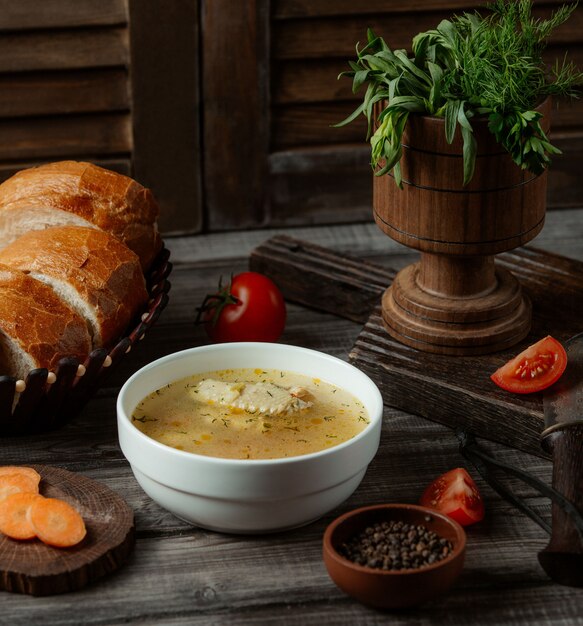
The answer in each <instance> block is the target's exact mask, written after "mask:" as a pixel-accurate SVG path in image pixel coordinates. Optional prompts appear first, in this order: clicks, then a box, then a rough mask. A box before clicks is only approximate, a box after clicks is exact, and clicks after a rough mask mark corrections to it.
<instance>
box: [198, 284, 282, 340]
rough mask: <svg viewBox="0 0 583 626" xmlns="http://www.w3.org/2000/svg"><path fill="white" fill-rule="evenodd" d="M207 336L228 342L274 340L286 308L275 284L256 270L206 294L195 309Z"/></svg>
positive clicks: (280, 329) (276, 338)
mask: <svg viewBox="0 0 583 626" xmlns="http://www.w3.org/2000/svg"><path fill="white" fill-rule="evenodd" d="M198 311H199V314H198V318H197V321H200V322H203V323H204V325H205V329H206V332H207V334H208V336H209V337H210V338H211V339H212V340H213V341H216V342H218V343H224V342H227V341H277V340H278V339H279V337H280V336H281V334H282V333H283V329H284V326H285V318H286V310H285V302H284V300H283V296H282V295H281V291H280V290H279V289H278V288H277V286H276V285H275V283H274V282H273V281H272V280H270V279H269V278H267V276H264V275H263V274H258V273H257V272H243V273H241V274H237V275H236V276H233V277H232V278H231V282H230V283H229V284H228V285H227V286H226V287H223V285H222V281H219V289H218V291H217V293H214V294H211V295H208V296H207V297H206V298H205V300H204V302H203V303H202V306H201V307H200V308H199V309H198Z"/></svg>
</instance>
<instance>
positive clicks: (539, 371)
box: [490, 335, 567, 393]
mask: <svg viewBox="0 0 583 626" xmlns="http://www.w3.org/2000/svg"><path fill="white" fill-rule="evenodd" d="M566 367H567V353H566V352H565V348H563V346H562V345H561V344H560V343H559V342H558V341H557V340H556V339H553V338H552V337H551V336H550V335H548V336H547V337H545V338H544V339H541V340H540V341H538V342H537V343H535V344H533V345H532V346H529V347H528V348H527V349H526V350H524V351H523V352H521V353H520V354H519V355H518V356H516V357H514V358H513V359H511V360H510V361H508V363H506V365H503V366H502V367H501V368H500V369H498V370H496V371H495V372H494V373H493V374H492V376H490V378H491V379H492V380H493V381H494V382H495V383H496V384H497V385H498V386H499V387H502V389H506V391H512V392H514V393H534V392H536V391H541V390H542V389H546V388H547V387H550V386H551V385H552V384H553V383H554V382H556V381H557V380H558V379H559V378H560V377H561V374H562V373H563V372H564V371H565V368H566Z"/></svg>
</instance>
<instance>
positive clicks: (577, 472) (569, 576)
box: [538, 422, 583, 587]
mask: <svg viewBox="0 0 583 626" xmlns="http://www.w3.org/2000/svg"><path fill="white" fill-rule="evenodd" d="M543 447H545V448H546V449H547V450H548V451H549V452H551V454H552V456H553V488H554V489H555V490H556V491H558V492H559V493H561V494H562V495H563V496H565V498H567V499H568V500H569V501H570V502H571V503H572V504H573V505H574V506H575V507H576V508H577V509H578V510H579V511H580V512H581V513H582V514H583V423H581V422H577V423H572V424H566V425H565V427H564V428H559V429H557V430H554V431H552V432H551V433H549V435H547V436H546V437H545V438H544V439H543ZM538 559H539V562H540V564H541V566H542V568H543V569H544V570H545V572H546V573H547V574H548V575H549V576H550V577H551V578H552V579H553V580H554V581H556V582H558V583H560V584H561V585H569V586H571V587H583V542H582V541H581V538H580V536H579V533H578V531H577V528H576V526H575V523H574V521H573V519H572V517H571V516H570V515H569V514H568V513H567V512H566V511H564V510H563V508H562V507H560V506H559V505H558V504H556V503H553V524H552V535H551V540H550V542H549V545H548V546H547V547H546V548H545V549H544V550H543V551H542V552H540V553H539V555H538Z"/></svg>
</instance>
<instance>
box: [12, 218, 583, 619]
mask: <svg viewBox="0 0 583 626" xmlns="http://www.w3.org/2000/svg"><path fill="white" fill-rule="evenodd" d="M275 232H276V231H274V230H269V231H266V230H264V231H250V232H245V233H225V234H214V235H207V236H198V237H184V238H174V239H167V240H166V244H167V246H168V247H169V248H170V249H171V252H172V261H173V263H174V270H173V273H172V274H171V276H170V281H171V282H172V290H171V293H170V304H169V305H168V308H167V309H166V311H165V312H164V313H163V314H162V317H161V318H160V320H159V322H158V324H157V325H156V326H155V328H154V329H153V330H152V332H151V333H150V334H149V335H148V337H147V338H146V340H145V341H144V342H142V343H141V344H140V345H139V347H138V349H136V350H135V351H133V352H132V353H130V354H129V355H128V356H127V357H126V360H125V361H124V362H123V363H122V364H121V366H120V368H119V369H118V370H117V372H116V373H115V375H114V376H113V377H112V378H111V379H110V383H109V384H110V386H108V387H107V388H104V389H101V390H100V391H99V393H98V394H97V396H96V397H95V398H94V399H93V400H92V401H91V402H90V403H89V405H88V406H87V407H86V409H85V410H84V411H83V413H82V414H81V415H80V416H78V417H77V418H76V419H75V420H74V421H73V422H72V423H70V424H69V425H68V426H66V427H65V428H63V429H61V430H59V431H57V432H53V433H49V434H45V435H42V436H37V437H30V438H28V437H20V438H4V439H1V440H0V449H1V456H0V458H1V463H2V464H26V463H39V464H47V465H55V466H60V467H63V468H66V469H68V470H71V471H75V472H79V473H81V474H83V475H85V476H88V477H90V478H92V479H94V480H97V481H100V482H101V483H103V484H105V485H107V486H108V487H110V488H111V489H113V490H114V491H116V492H117V493H118V494H119V495H121V496H122V498H124V499H125V500H126V502H127V503H128V504H129V505H130V506H131V507H132V508H133V510H134V511H135V518H136V528H137V543H136V547H135V551H134V553H133V555H132V556H131V557H130V560H129V562H128V563H127V564H126V565H125V566H124V567H123V568H122V569H121V570H119V571H118V572H116V573H114V574H112V575H110V576H108V577H106V578H104V579H102V580H100V581H97V582H95V583H93V584H91V585H90V586H88V587H86V588H84V589H83V590H80V591H78V592H75V593H69V594H65V595H60V596H50V597H38V598H35V597H30V596H25V595H18V594H10V593H6V592H0V602H1V610H0V624H7V625H8V624H10V625H11V626H16V625H17V624H26V625H30V624H41V623H42V624H63V625H65V624H66V625H71V626H72V625H75V626H76V625H78V624H122V623H123V624H126V623H134V622H135V623H147V624H152V623H161V624H204V625H208V624H275V623H277V624H298V625H299V624H302V625H304V624H312V623H314V624H316V623H317V624H377V623H378V624H382V623H391V624H394V625H398V624H406V625H409V624H416V625H417V624H432V623H440V624H496V625H501V624H529V625H539V624H540V625H542V624H549V625H550V624H552V625H553V626H557V625H559V624H563V625H564V624H575V623H581V622H580V621H579V620H580V619H583V590H578V589H572V588H568V587H562V586H559V585H556V584H553V583H552V582H551V581H549V580H548V579H547V577H546V576H545V574H544V572H543V571H542V569H541V568H540V567H539V564H538V561H537V552H538V551H539V550H540V549H542V548H543V547H544V546H545V545H546V543H547V536H546V535H545V533H544V532H543V531H542V530H541V529H540V528H539V527H538V526H536V525H535V524H534V523H533V522H531V521H530V520H529V519H528V518H525V517H524V516H523V515H522V514H521V513H519V512H518V511H517V510H515V509H513V508H512V507H511V506H510V505H509V504H507V503H506V502H505V501H503V500H501V499H500V498H499V497H498V496H497V495H496V494H495V493H494V492H493V491H492V490H491V489H490V488H489V487H488V485H486V484H484V483H483V481H481V480H480V479H479V477H477V483H478V485H479V487H480V489H481V491H482V493H483V495H484V498H485V502H486V509H487V514H486V518H485V520H484V521H483V522H482V523H480V524H478V525H476V526H474V527H471V528H470V529H469V530H468V548H467V557H466V565H465V569H464V571H463V573H462V576H461V578H460V579H459V581H458V583H457V585H456V586H455V588H454V589H453V590H452V591H451V592H450V593H449V594H448V595H447V596H445V597H443V598H441V599H439V600H438V601H436V602H433V603H431V604H428V605H426V606H424V607H421V608H417V609H414V610H410V611H407V612H399V613H393V614H387V613H382V612H378V611H375V610H373V609H369V608H366V607H364V606H362V605H360V604H359V603H357V602H355V601H353V600H352V599H350V598H349V597H347V596H346V595H344V594H343V593H342V592H341V591H340V590H339V589H338V588H337V587H336V586H335V585H334V584H333V583H332V581H331V580H330V578H329V577H328V574H327V572H326V569H325V567H324V564H323V562H322V558H321V541H322V534H323V532H324V529H325V527H326V525H327V524H328V523H329V522H330V521H331V520H332V519H333V518H334V517H335V516H336V515H338V514H340V513H342V512H344V511H347V510H349V509H352V508H355V507H358V506H362V505H366V504H375V503H381V502H415V501H416V500H417V499H418V498H419V496H420V494H421V492H422V490H423V488H424V486H425V485H426V484H427V483H428V482H430V481H431V480H432V479H433V478H434V477H435V476H436V475H438V474H440V473H442V472H444V471H446V470H448V469H451V468H453V467H457V466H463V465H465V462H464V459H463V458H462V457H461V455H460V454H459V452H458V450H457V442H456V440H455V437H454V436H453V434H452V433H451V431H449V430H448V429H447V428H445V427H443V426H440V425H437V424H435V423H433V422H430V421H426V420H424V419H421V418H419V417H416V416H414V415H410V414H407V413H405V412H402V411H397V410H394V409H391V408H386V409H385V414H384V422H383V432H382V438H381V445H380V449H379V452H378V454H377V456H376V458H375V459H374V460H373V462H372V463H371V464H370V466H369V469H368V472H367V474H366V476H365V478H364V481H363V482H362V484H361V485H360V487H359V488H358V489H357V491H356V492H355V493H354V494H353V496H352V497H351V498H350V499H349V500H348V501H346V502H345V503H344V504H342V505H341V506H340V507H338V508H337V509H336V510H334V511H332V512H330V513H329V514H327V515H326V516H325V517H324V518H322V519H321V520H319V521H317V522H314V523H312V524H310V525H308V526H305V527H303V528H299V529H297V530H294V531H289V532H284V533H280V534H274V535H263V536H253V537H241V536H229V535H223V534H218V533H214V532H210V531H206V530H201V529H199V528H194V527H191V526H189V525H188V524H186V523H185V522H182V521H181V520H179V519H177V518H175V517H173V516H172V515H171V514H170V513H167V512H166V511H165V510H163V509H161V508H160V507H159V506H158V505H156V504H155V503H154V502H153V501H152V500H150V498H149V497H147V496H146V495H145V494H144V493H143V492H142V490H141V489H140V487H139V486H138V484H137V483H136V481H135V480H134V478H133V475H132V473H131V470H130V468H129V465H128V463H127V462H126V460H125V458H124V457H123V455H122V454H121V451H120V449H119V446H118V442H117V431H116V417H115V399H116V395H117V392H118V390H119V387H120V386H121V385H122V384H123V382H124V381H125V380H126V379H127V377H128V376H129V375H130V374H131V373H133V372H134V371H135V370H136V369H138V368H140V367H141V366H143V365H144V364H146V363H148V362H149V361H151V360H153V359H155V358H158V357H160V356H163V355H165V354H168V353H170V352H173V351H176V350H180V349H184V348H188V347H192V346H196V345H201V344H203V343H206V337H205V335H204V333H203V331H202V330H201V329H200V328H197V327H195V326H194V324H193V321H194V317H195V307H196V306H197V305H198V304H199V303H200V302H201V301H202V298H203V296H204V295H205V294H206V293H207V292H209V291H210V290H212V289H213V288H214V287H215V286H216V284H217V282H218V279H219V276H220V275H221V274H222V275H223V276H225V277H228V275H229V274H230V273H231V272H238V271H241V270H243V269H245V268H246V267H247V260H248V254H249V252H250V250H251V249H252V248H253V247H254V246H256V245H258V244H259V243H261V242H262V241H264V240H265V239H267V238H268V237H270V236H271V235H273V234H275ZM277 232H281V231H277ZM285 232H286V233H287V234H290V235H292V236H294V237H298V238H304V239H307V240H309V241H312V242H314V243H317V244H320V245H324V246H328V247H330V248H332V249H334V250H337V251H342V252H347V253H350V254H352V255H356V256H362V257H363V258H367V259H369V260H373V261H375V262H378V263H382V264H384V265H386V266H389V267H393V268H396V269H398V268H400V267H402V266H403V265H405V264H407V263H409V262H411V260H413V259H414V255H413V254H411V253H410V252H409V251H408V250H407V249H405V248H403V247H401V246H399V245H398V244H396V243H394V242H392V241H390V240H389V239H388V238H386V237H385V236H384V235H382V233H380V231H378V230H377V229H376V227H375V226H374V225H373V224H360V225H349V226H335V227H332V228H326V227H313V228H297V229H288V230H286V231H285ZM533 245H535V246H538V247H540V248H544V249H547V250H552V251H554V252H558V253H561V254H564V255H566V256H571V257H573V258H577V259H581V260H583V209H582V210H565V211H555V212H552V213H550V214H549V215H548V218H547V224H546V226H545V228H544V229H543V232H542V233H541V235H539V237H538V238H537V239H536V240H535V241H534V242H533ZM581 325H582V329H581V330H583V320H582V324H581ZM359 330H360V328H359V325H358V324H355V323H353V322H349V321H346V320H343V319H341V318H337V317H334V316H332V315H328V314H323V313H319V312H317V311H312V310H307V309H305V308H302V307H299V306H296V305H293V304H292V305H289V307H288V322H287V327H286V331H285V334H284V336H283V337H282V341H283V342H285V343H290V344H295V345H302V346H308V347H312V348H315V349H317V350H321V351H323V352H327V353H330V354H333V355H336V356H338V357H340V358H344V359H346V358H347V355H348V352H349V351H350V348H351V347H352V345H353V343H354V340H355V339H356V337H357V335H358V333H359ZM485 447H487V448H488V449H489V450H491V451H492V452H494V453H495V454H496V456H497V457H498V458H500V459H501V460H503V461H506V462H510V463H513V464H515V465H518V466H519V467H521V468H523V469H527V470H528V471H530V472H531V473H533V474H534V475H536V476H537V477H539V478H541V479H543V480H545V481H548V482H550V474H551V467H550V463H548V462H547V461H545V460H543V459H541V458H538V457H533V456H529V455H527V454H524V453H522V452H515V451H513V450H510V449H507V448H504V447H503V446H499V445H495V444H486V446H485ZM470 470H471V468H470ZM474 474H475V472H474ZM507 484H508V485H509V486H510V487H512V488H513V489H515V491H516V492H517V493H518V494H520V495H522V496H523V497H525V498H526V499H527V500H528V501H529V503H530V504H531V505H533V506H534V507H536V508H537V510H538V511H539V512H540V513H541V514H542V515H543V516H544V517H545V518H550V505H549V503H548V501H547V500H545V499H543V498H540V497H538V496H536V495H534V494H533V492H532V491H531V490H530V489H529V488H527V487H525V486H524V485H523V484H521V483H520V482H518V481H514V480H509V481H507Z"/></svg>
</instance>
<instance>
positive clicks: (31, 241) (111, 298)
mask: <svg viewBox="0 0 583 626" xmlns="http://www.w3.org/2000/svg"><path fill="white" fill-rule="evenodd" d="M0 263H3V264H5V265H8V266H9V267H13V268H17V269H19V270H22V271H25V272H30V273H31V274H33V275H38V276H39V277H43V276H44V277H49V278H51V279H55V280H57V281H63V282H65V283H67V284H68V285H70V286H71V287H72V288H74V289H75V290H76V292H77V293H78V294H79V296H80V297H81V299H82V300H84V301H85V302H86V303H87V304H88V305H89V307H90V308H91V309H93V310H94V314H95V317H96V318H97V324H98V329H99V334H100V335H101V336H100V337H99V336H96V337H94V338H93V345H94V347H101V346H104V347H110V346H111V345H112V344H113V342H115V341H116V340H117V339H119V337H120V336H121V334H122V333H123V332H124V331H125V330H126V328H127V327H128V325H129V323H130V322H131V321H132V318H133V317H134V316H135V315H136V314H137V313H138V312H139V311H140V310H141V308H142V307H143V306H144V305H145V303H146V302H147V299H148V294H147V291H146V286H145V281H144V276H143V274H142V270H141V267H140V262H139V259H138V257H137V256H136V254H134V253H133V252H132V251H131V250H130V249H129V248H128V247H127V246H125V245H124V244H123V243H121V242H120V241H119V240H118V239H117V238H115V237H114V236H113V235H110V234H108V233H106V232H104V231H101V230H97V229H93V228H84V227H81V226H62V227H55V228H48V229H46V230H39V231H31V232H29V233H27V234H25V235H23V236H22V237H19V238H18V239H17V240H16V241H14V242H13V243H12V244H10V245H9V246H7V247H6V248H4V250H0Z"/></svg>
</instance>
